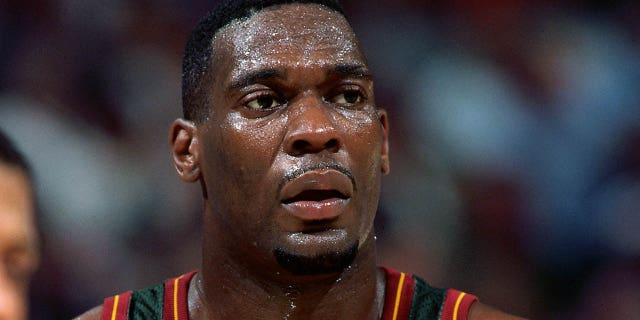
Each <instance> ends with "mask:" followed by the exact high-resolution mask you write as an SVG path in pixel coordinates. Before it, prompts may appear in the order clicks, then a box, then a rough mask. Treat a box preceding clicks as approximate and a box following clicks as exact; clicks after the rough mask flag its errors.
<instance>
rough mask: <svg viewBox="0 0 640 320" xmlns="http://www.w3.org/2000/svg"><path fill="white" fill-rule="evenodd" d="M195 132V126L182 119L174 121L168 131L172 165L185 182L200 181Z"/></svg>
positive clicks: (196, 129) (198, 154)
mask: <svg viewBox="0 0 640 320" xmlns="http://www.w3.org/2000/svg"><path fill="white" fill-rule="evenodd" d="M197 132H198V128H197V127H196V125H195V124H194V123H193V122H192V121H188V120H184V119H176V120H175V121H174V122H173V123H172V124H171V128H170V129H169V143H170V144H171V152H172V154H173V165H174V166H175V168H176V171H177V173H178V176H179V177H180V178H181V179H182V180H184V181H186V182H194V181H197V180H198V179H200V174H201V173H200V145H199V143H198V136H197Z"/></svg>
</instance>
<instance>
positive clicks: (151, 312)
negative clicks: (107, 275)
mask: <svg viewBox="0 0 640 320" xmlns="http://www.w3.org/2000/svg"><path fill="white" fill-rule="evenodd" d="M195 273H196V271H192V272H189V273H187V274H184V275H181V276H179V277H176V278H172V279H168V280H166V281H165V282H164V283H162V284H158V285H155V286H153V287H149V288H146V289H143V290H139V291H133V292H132V291H127V292H125V293H122V294H119V295H115V296H113V297H109V298H106V299H104V302H103V304H102V320H142V319H145V320H146V319H149V320H188V317H189V308H188V303H187V294H188V289H189V282H190V281H191V278H192V277H193V276H194V275H195Z"/></svg>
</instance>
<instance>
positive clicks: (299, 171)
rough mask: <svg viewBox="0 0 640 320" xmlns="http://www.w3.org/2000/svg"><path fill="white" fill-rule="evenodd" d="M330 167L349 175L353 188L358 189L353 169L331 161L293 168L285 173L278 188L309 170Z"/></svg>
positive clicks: (327, 168)
mask: <svg viewBox="0 0 640 320" xmlns="http://www.w3.org/2000/svg"><path fill="white" fill-rule="evenodd" d="M329 169H333V170H336V171H338V172H340V173H342V174H344V175H345V176H347V177H348V178H349V180H351V184H352V185H353V190H354V191H355V190H357V189H356V179H355V178H354V177H353V174H352V173H351V170H349V169H347V168H346V167H345V166H343V165H341V164H338V163H330V164H315V165H310V166H305V167H302V168H297V169H295V170H291V171H289V172H287V173H285V175H284V178H282V180H281V181H280V183H279V184H278V190H280V189H282V187H283V186H284V185H285V183H287V182H289V181H291V180H293V179H296V178H298V177H300V176H301V175H303V174H305V173H307V172H309V171H316V170H329Z"/></svg>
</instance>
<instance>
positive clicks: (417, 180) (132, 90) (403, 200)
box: [0, 0, 640, 319]
mask: <svg viewBox="0 0 640 320" xmlns="http://www.w3.org/2000/svg"><path fill="white" fill-rule="evenodd" d="M215 3H216V1H204V0H196V1H189V2H183V1H177V0H155V1H149V0H111V1H97V0H20V1H18V0H2V1H0V128H2V129H3V130H5V131H6V132H7V133H8V134H9V135H10V136H11V137H12V139H13V140H14V141H15V142H16V144H18V146H19V147H20V148H21V149H22V150H23V152H24V153H25V154H26V156H27V157H28V158H29V160H30V161H31V162H32V165H33V169H34V173H35V179H36V186H37V188H36V190H37V193H38V201H39V203H38V205H39V212H38V214H39V221H40V222H41V225H42V236H43V258H42V265H41V268H40V270H39V272H38V273H37V275H36V278H35V279H34V281H33V283H32V293H31V294H32V305H31V318H32V319H68V318H70V317H72V316H74V315H77V314H78V313H80V312H82V311H84V310H86V309H87V308H89V307H91V306H94V305H97V304H99V303H100V302H101V300H102V298H104V297H105V296H107V295H111V294H114V293H118V292H122V291H125V290H128V289H135V288H143V287H146V286H149V285H152V284H155V283H157V282H158V281H160V280H161V279H164V278H167V277H170V276H174V275H177V274H181V273H184V272H186V271H189V270H192V269H195V268H197V267H198V265H199V256H200V230H199V225H200V212H201V207H202V204H201V200H200V199H201V196H200V194H199V187H198V186H197V185H196V184H192V185H187V184H185V183H183V182H181V181H179V179H178V178H177V177H176V176H175V174H174V168H173V167H172V163H171V159H170V153H169V147H168V127H169V124H170V123H171V121H172V120H173V119H174V118H176V117H179V116H181V107H180V103H181V102H180V76H181V58H182V51H183V45H184V42H185V40H186V37H187V35H188V33H189V31H190V30H191V28H192V27H193V26H194V25H195V23H196V22H197V20H198V19H199V17H201V16H202V15H203V13H204V12H206V11H207V10H208V9H210V8H212V7H213V6H214V4H215ZM343 4H344V6H345V8H346V12H347V15H348V17H349V18H350V19H351V21H352V23H353V26H354V29H355V30H356V33H357V34H358V36H359V37H360V40H361V42H362V46H363V47H364V50H365V53H366V54H367V57H368V59H369V63H370V66H371V69H372V70H373V73H374V77H375V82H376V95H377V96H376V100H377V103H378V105H379V106H381V107H383V108H384V109H386V110H387V111H388V112H389V116H390V122H391V152H392V153H391V155H392V156H391V169H392V170H391V174H390V175H389V176H387V177H385V178H384V182H383V194H382V199H381V202H380V210H379V213H378V219H377V221H376V229H377V234H378V236H377V239H378V240H377V241H378V246H379V250H380V263H381V264H385V265H389V266H391V267H394V268H397V269H402V270H407V271H411V272H414V273H416V274H418V275H420V276H422V277H424V278H426V279H428V280H429V281H430V282H431V283H432V284H433V285H436V286H447V287H456V288H458V289H461V290H465V291H468V292H473V293H475V294H477V295H478V296H479V297H480V298H481V300H483V301H484V302H486V303H488V304H491V305H495V306H498V307H499V308H501V309H504V310H506V311H508V312H511V313H516V314H520V315H524V316H528V317H531V318H536V319H631V317H640V304H639V303H638V301H640V232H638V230H640V3H638V2H637V1H613V2H612V1H560V2H558V1H536V2H533V1H522V0H520V1H518V0H512V1H508V0H473V1H459V0H454V1H422V0H394V1H391V0H378V1H366V0H344V1H343Z"/></svg>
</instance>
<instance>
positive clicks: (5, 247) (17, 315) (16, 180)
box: [0, 163, 38, 320]
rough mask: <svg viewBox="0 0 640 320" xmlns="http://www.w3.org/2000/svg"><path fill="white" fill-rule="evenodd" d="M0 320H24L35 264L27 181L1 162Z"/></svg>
mask: <svg viewBox="0 0 640 320" xmlns="http://www.w3.org/2000/svg"><path fill="white" fill-rule="evenodd" d="M0 221H2V222H1V223H0V320H4V319H12V320H13V319H26V314H27V287H28V285H29V279H30V277H31V274H32V273H33V271H34V270H35V267H36V265H37V260H38V259H37V252H36V251H37V250H36V247H37V246H36V230H35V225H34V220H33V201H32V195H31V189H30V187H29V181H28V180H27V177H26V176H25V175H24V173H23V172H22V171H21V170H20V169H19V168H17V167H14V166H7V165H3V164H1V163H0Z"/></svg>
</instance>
